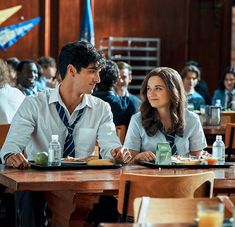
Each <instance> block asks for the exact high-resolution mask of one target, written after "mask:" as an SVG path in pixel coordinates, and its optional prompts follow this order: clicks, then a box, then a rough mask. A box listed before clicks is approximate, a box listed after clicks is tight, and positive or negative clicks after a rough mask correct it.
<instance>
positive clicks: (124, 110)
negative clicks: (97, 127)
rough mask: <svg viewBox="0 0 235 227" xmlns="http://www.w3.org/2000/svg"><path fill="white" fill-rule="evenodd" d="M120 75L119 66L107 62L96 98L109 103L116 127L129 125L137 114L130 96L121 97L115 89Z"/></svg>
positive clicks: (97, 86)
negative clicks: (132, 117)
mask: <svg viewBox="0 0 235 227" xmlns="http://www.w3.org/2000/svg"><path fill="white" fill-rule="evenodd" d="M119 77H120V74H119V70H118V67H117V64H116V63H115V62H113V61H111V60H106V63H105V66H104V67H103V68H102V69H101V71H100V83H98V84H97V85H96V91H95V92H94V93H93V95H94V96H96V97H98V98H101V99H102V100H104V101H105V102H108V103H109V105H110V106H111V111H112V113H113V122H114V124H115V125H123V124H124V125H126V126H128V125H129V122H130V119H131V116H132V115H133V114H134V113H136V108H135V103H134V102H133V99H131V98H130V97H129V96H119V95H117V94H116V92H115V90H114V87H115V85H116V83H117V81H118V80H119Z"/></svg>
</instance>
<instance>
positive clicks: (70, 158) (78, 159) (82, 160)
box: [62, 155, 98, 162]
mask: <svg viewBox="0 0 235 227" xmlns="http://www.w3.org/2000/svg"><path fill="white" fill-rule="evenodd" d="M93 159H98V156H96V155H90V156H87V157H84V158H74V157H71V156H67V157H66V158H63V159H62V161H63V162H87V161H89V160H93Z"/></svg>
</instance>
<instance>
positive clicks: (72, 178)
mask: <svg viewBox="0 0 235 227" xmlns="http://www.w3.org/2000/svg"><path fill="white" fill-rule="evenodd" d="M204 171H214V173H215V183H214V190H215V191H219V190H223V191H224V192H228V193H229V192H235V166H232V167H230V168H222V169H176V168H175V169H150V168H147V167H144V166H139V165H130V166H124V167H122V168H119V169H99V170H89V169H86V170H50V171H48V170H44V171H39V170H35V169H27V170H17V169H9V168H6V167H5V166H4V165H0V184H2V185H5V186H6V187H8V188H10V189H11V190H13V191H26V190H30V191H45V193H46V197H47V199H48V204H49V207H50V208H51V210H52V226H82V224H83V220H84V218H85V217H86V215H87V213H88V211H89V210H90V209H91V208H92V206H93V203H94V202H97V200H98V197H99V196H100V195H103V194H109V195H117V193H118V184H119V176H120V174H121V173H122V172H129V173H143V174H153V175H157V174H161V175H162V174H176V175H177V174H188V173H196V172H204Z"/></svg>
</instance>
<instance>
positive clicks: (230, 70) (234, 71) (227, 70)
mask: <svg viewBox="0 0 235 227" xmlns="http://www.w3.org/2000/svg"><path fill="white" fill-rule="evenodd" d="M230 73H231V74H233V77H234V78H235V68H234V67H231V66H227V67H226V68H225V69H224V70H223V72H222V75H221V79H220V82H219V89H220V90H225V86H224V80H225V77H226V75H227V74H230Z"/></svg>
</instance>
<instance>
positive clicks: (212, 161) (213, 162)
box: [205, 157, 217, 165]
mask: <svg viewBox="0 0 235 227" xmlns="http://www.w3.org/2000/svg"><path fill="white" fill-rule="evenodd" d="M205 160H206V162H207V164H208V165H216V163H217V159H216V158H214V157H207V158H205Z"/></svg>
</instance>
